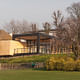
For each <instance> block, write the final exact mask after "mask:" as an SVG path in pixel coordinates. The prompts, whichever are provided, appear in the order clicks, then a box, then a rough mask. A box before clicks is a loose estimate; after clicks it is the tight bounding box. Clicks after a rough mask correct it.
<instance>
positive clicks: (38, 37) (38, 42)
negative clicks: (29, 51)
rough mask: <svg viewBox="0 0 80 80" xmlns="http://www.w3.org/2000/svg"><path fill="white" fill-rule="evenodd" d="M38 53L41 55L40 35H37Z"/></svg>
mask: <svg viewBox="0 0 80 80" xmlns="http://www.w3.org/2000/svg"><path fill="white" fill-rule="evenodd" d="M37 53H38V54H39V53H40V34H39V33H38V34H37Z"/></svg>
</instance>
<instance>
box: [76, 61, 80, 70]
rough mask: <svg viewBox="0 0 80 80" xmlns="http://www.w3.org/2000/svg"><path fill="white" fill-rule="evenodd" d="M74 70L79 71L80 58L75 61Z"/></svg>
mask: <svg viewBox="0 0 80 80" xmlns="http://www.w3.org/2000/svg"><path fill="white" fill-rule="evenodd" d="M76 70H77V71H80V60H77V61H76Z"/></svg>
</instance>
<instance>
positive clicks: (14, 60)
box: [0, 54, 67, 63]
mask: <svg viewBox="0 0 80 80" xmlns="http://www.w3.org/2000/svg"><path fill="white" fill-rule="evenodd" d="M52 56H54V57H65V56H67V55H63V54H47V55H45V54H44V55H43V54H42V55H33V56H24V57H23V56H22V57H17V58H7V59H0V63H26V62H44V61H46V60H47V59H49V58H50V57H52Z"/></svg>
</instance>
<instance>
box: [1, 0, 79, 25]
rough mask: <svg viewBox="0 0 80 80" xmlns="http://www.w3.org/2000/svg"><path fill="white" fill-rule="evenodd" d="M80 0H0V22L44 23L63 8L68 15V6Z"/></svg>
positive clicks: (49, 20)
mask: <svg viewBox="0 0 80 80" xmlns="http://www.w3.org/2000/svg"><path fill="white" fill-rule="evenodd" d="M79 1H80V0H0V24H4V23H6V22H9V21H11V20H13V19H14V20H27V21H28V22H33V23H38V24H40V25H41V24H42V23H44V22H46V21H48V22H51V21H52V17H51V16H52V13H53V11H55V10H61V11H62V12H63V14H64V15H65V16H67V12H66V8H67V7H68V6H70V5H71V4H72V3H74V2H79Z"/></svg>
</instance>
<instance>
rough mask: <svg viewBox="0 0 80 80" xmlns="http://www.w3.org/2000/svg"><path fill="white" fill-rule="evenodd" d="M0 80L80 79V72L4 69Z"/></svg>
mask: <svg viewBox="0 0 80 80" xmlns="http://www.w3.org/2000/svg"><path fill="white" fill-rule="evenodd" d="M0 80H80V72H61V71H37V70H31V69H30V70H29V69H28V70H6V71H0Z"/></svg>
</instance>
